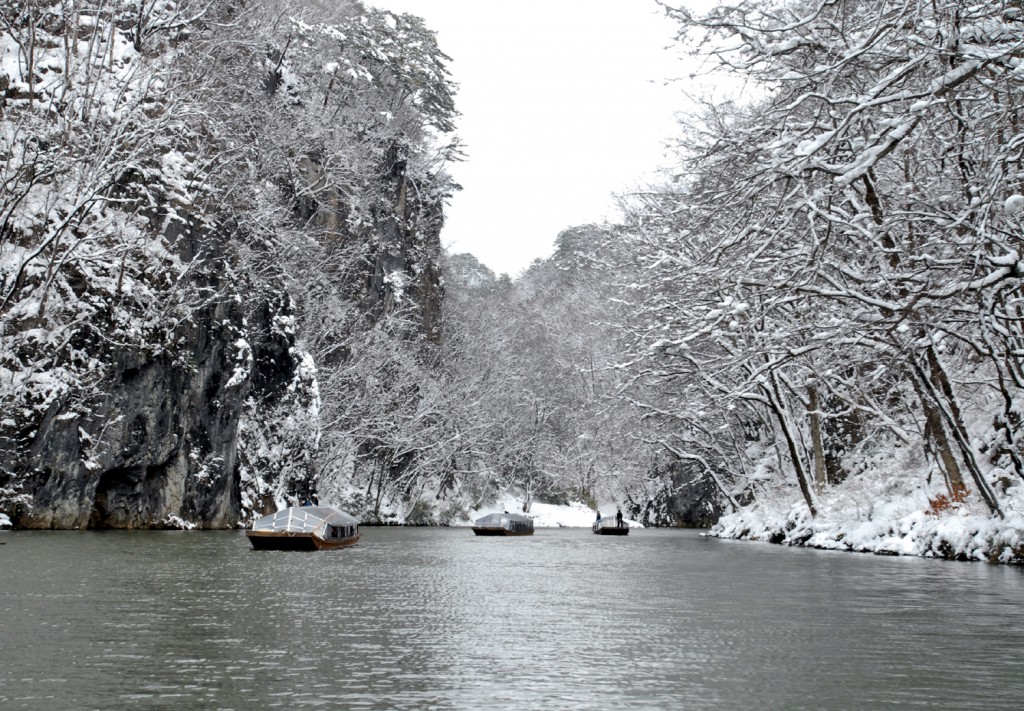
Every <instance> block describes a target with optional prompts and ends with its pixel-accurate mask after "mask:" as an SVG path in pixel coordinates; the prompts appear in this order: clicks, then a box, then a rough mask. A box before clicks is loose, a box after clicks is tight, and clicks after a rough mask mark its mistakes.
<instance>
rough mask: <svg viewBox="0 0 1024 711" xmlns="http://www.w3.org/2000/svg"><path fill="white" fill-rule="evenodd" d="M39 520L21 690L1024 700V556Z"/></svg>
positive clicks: (26, 565) (9, 628) (0, 598)
mask: <svg viewBox="0 0 1024 711" xmlns="http://www.w3.org/2000/svg"><path fill="white" fill-rule="evenodd" d="M363 532H364V537H363V540H362V542H361V543H360V544H359V545H358V546H356V547H355V548H351V549H346V550H338V551H329V552H318V553H288V552H274V551H262V552H256V551H252V550H251V549H250V546H249V544H248V542H247V540H246V539H245V536H244V535H243V534H242V533H241V532H103V533H95V532H89V533H84V532H83V533H71V532H60V533H57V532H17V533H10V532H8V533H4V534H0V535H2V540H4V541H6V542H7V545H4V546H0V619H2V622H0V708H3V709H55V708H61V709H63V708H98V709H116V708H171V707H174V708H219V709H253V708H281V707H286V708H294V707H306V706H321V707H326V708H350V709H423V708H437V709H465V708H489V709H512V708H516V709H523V708H559V709H592V708H598V707H602V706H606V705H607V706H611V705H618V706H625V707H630V708H634V709H636V708H687V709H703V708H708V709H711V708H715V709H742V708H764V709H776V708H777V709H852V708H864V709H876V708H886V707H888V708H907V707H911V706H924V707H928V706H933V707H940V708H963V709H968V708H979V709H981V708H985V709H997V708H1014V707H1019V706H1020V704H1021V701H1020V700H1021V698H1022V694H1024V675H1022V674H1020V670H1019V660H1020V653H1021V652H1020V650H1021V649H1022V647H1024V609H1022V606H1021V604H1020V603H1021V600H1022V599H1024V598H1022V592H1024V574H1022V573H1024V571H1021V570H1020V569H1016V568H1006V567H996V566H989V565H983V564H966V563H946V562H942V561H931V560H922V559H903V558H880V557H873V556H859V555H853V554H848V553H828V552H820V551H807V550H796V549H788V548H780V547H776V546H769V545H766V544H750V543H737V542H728V541H717V540H713V539H704V538H700V537H699V536H697V534H696V533H694V532H686V531H653V530H642V531H633V532H631V534H630V536H629V537H628V538H618V537H615V538H611V537H605V536H594V535H592V534H590V532H589V530H579V529H556V530H549V529H541V530H538V531H537V533H536V534H535V535H534V536H533V537H530V538H510V539H501V538H477V537H474V536H473V535H472V534H471V533H470V531H469V530H468V529H396V528H368V529H363Z"/></svg>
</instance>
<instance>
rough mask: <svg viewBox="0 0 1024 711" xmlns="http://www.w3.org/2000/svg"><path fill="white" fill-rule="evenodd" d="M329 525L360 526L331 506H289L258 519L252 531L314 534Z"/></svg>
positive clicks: (354, 520) (357, 522)
mask: <svg viewBox="0 0 1024 711" xmlns="http://www.w3.org/2000/svg"><path fill="white" fill-rule="evenodd" d="M328 525H330V526H358V525H359V520H358V519H357V518H355V517H354V516H350V515H349V514H347V513H345V512H344V511H339V510H338V509H335V508H331V507H330V506H289V507H288V508H286V509H281V510H280V511H275V512H274V513H272V514H270V515H268V516H264V517H263V518H261V519H257V521H256V522H255V523H254V524H253V525H252V530H254V531H286V532H288V533H313V532H315V531H319V530H322V529H323V527H324V526H328Z"/></svg>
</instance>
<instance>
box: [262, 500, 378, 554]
mask: <svg viewBox="0 0 1024 711" xmlns="http://www.w3.org/2000/svg"><path fill="white" fill-rule="evenodd" d="M245 535H246V536H248V537H249V542H250V543H252V547H253V548H255V549H256V550H278V551H316V550H323V549H327V548H344V547H345V546H352V545H355V544H356V543H358V542H359V521H358V520H357V519H356V518H355V517H354V516H350V515H349V514H347V513H345V512H344V511H339V510H338V509H335V508H331V507H330V506H289V507H288V508H284V509H281V510H280V511H275V512H274V513H272V514H270V515H268V516H264V517H263V518H261V519H258V520H257V521H256V522H255V523H253V525H252V528H251V529H249V530H247V531H246V532H245Z"/></svg>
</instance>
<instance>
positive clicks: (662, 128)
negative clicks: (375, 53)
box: [368, 0, 713, 276]
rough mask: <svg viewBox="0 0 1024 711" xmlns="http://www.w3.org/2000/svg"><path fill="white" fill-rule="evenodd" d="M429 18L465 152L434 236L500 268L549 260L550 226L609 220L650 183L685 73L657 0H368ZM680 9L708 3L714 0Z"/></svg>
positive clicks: (553, 229)
mask: <svg viewBox="0 0 1024 711" xmlns="http://www.w3.org/2000/svg"><path fill="white" fill-rule="evenodd" d="M368 2H369V4H371V5H374V6H375V7H378V8H381V9H386V10H391V11H394V12H408V13H411V14H415V15H419V16H420V17H422V18H424V19H425V20H426V23H427V25H428V27H430V28H431V29H433V30H434V31H436V32H437V38H438V44H439V46H440V48H441V51H443V52H444V53H445V54H447V55H448V56H450V57H451V58H452V62H451V64H450V66H449V69H450V71H451V73H452V78H453V80H454V81H455V82H456V83H457V84H458V85H459V89H458V94H457V96H456V106H457V108H458V110H459V111H460V113H461V114H462V116H461V118H460V120H459V129H458V135H459V137H460V138H461V139H462V142H463V143H464V144H465V151H466V154H467V160H466V162H464V163H461V164H456V165H454V166H452V167H451V172H452V175H453V176H454V178H455V179H456V181H457V182H459V183H460V184H461V185H462V186H463V190H462V191H461V192H459V193H456V195H455V196H454V198H453V199H452V201H451V204H450V205H449V207H448V210H447V222H446V224H445V228H444V232H443V233H442V235H441V238H442V241H443V242H444V243H445V244H446V245H447V246H448V247H449V249H451V250H452V251H453V252H471V253H473V254H474V255H476V257H477V258H478V259H479V260H480V261H482V262H483V263H484V264H486V265H487V266H489V267H490V268H491V269H493V270H494V271H495V272H497V273H501V272H505V273H508V274H510V275H511V276H515V275H517V274H518V273H519V272H520V271H522V270H523V269H524V268H526V267H527V266H528V265H529V264H530V262H532V261H533V260H534V259H536V258H538V257H541V258H543V257H548V256H550V254H551V251H552V248H553V244H554V239H555V237H556V236H557V235H558V233H559V232H560V231H562V230H563V229H565V228H566V227H571V226H573V225H580V224H585V223H588V222H600V221H602V220H604V219H614V218H615V214H616V213H615V206H614V200H613V197H612V196H613V193H616V192H625V191H628V190H629V189H631V188H632V187H635V186H637V185H638V184H640V183H641V182H642V181H643V179H644V178H645V177H650V176H651V175H652V174H653V173H654V171H655V169H656V168H657V167H658V166H659V165H661V164H662V163H663V162H664V161H663V160H662V158H663V153H664V151H663V145H664V142H665V140H666V139H667V138H669V137H670V136H671V135H672V134H673V132H674V118H673V115H674V113H675V111H677V110H679V109H681V108H682V106H683V98H682V95H681V91H682V87H681V86H680V85H679V84H678V83H674V84H671V85H666V83H665V80H666V79H667V78H669V77H674V76H679V75H682V74H684V73H685V72H684V70H683V66H682V64H681V63H680V61H679V59H678V53H677V52H675V51H673V50H671V49H668V48H669V47H672V46H673V45H674V42H673V37H674V32H675V24H674V23H673V22H671V21H670V20H669V19H668V18H666V17H665V16H664V12H663V11H662V10H661V9H660V8H659V7H658V6H657V5H656V3H655V2H654V0H510V1H506V2H500V3H499V2H493V1H485V0H473V1H470V0H368ZM685 4H687V5H690V6H692V5H695V4H698V5H703V6H707V5H711V4H713V2H712V1H711V0H698V2H692V1H688V2H686V3H685Z"/></svg>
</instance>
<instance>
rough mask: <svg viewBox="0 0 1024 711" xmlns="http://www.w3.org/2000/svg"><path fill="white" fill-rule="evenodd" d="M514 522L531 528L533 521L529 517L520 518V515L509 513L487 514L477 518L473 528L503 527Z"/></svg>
mask: <svg viewBox="0 0 1024 711" xmlns="http://www.w3.org/2000/svg"><path fill="white" fill-rule="evenodd" d="M511 521H516V522H518V523H528V524H530V526H531V527H532V526H533V519H532V518H530V517H529V516H522V515H520V514H514V513H513V514H510V513H492V514H487V515H486V516H482V517H480V518H478V519H477V520H476V521H475V522H474V523H473V525H474V526H504V525H505V524H506V523H509V522H511Z"/></svg>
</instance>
